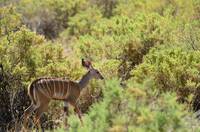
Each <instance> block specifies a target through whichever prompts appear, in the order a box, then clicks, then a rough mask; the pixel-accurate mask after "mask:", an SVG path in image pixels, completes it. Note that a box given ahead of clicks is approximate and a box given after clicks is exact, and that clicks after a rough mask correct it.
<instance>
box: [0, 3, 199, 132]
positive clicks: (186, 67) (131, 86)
mask: <svg viewBox="0 0 200 132" xmlns="http://www.w3.org/2000/svg"><path fill="white" fill-rule="evenodd" d="M199 20H200V1H199V0H187V1H184V0H151V1H150V0H43V1H40V0H18V1H15V0H8V1H4V0H3V1H0V56H1V58H0V62H1V63H2V64H3V65H4V68H5V70H6V71H9V72H10V73H11V74H12V75H13V76H16V77H20V79H21V83H22V84H23V85H24V87H27V86H28V84H29V83H30V82H31V81H33V80H34V79H35V78H37V77H42V76H55V77H68V78H70V79H72V80H79V79H80V78H81V76H82V75H83V74H84V73H85V72H86V71H85V70H84V69H83V68H82V67H81V64H80V60H81V58H88V59H90V60H92V62H93V65H94V67H96V68H97V69H99V70H100V71H101V73H102V74H103V75H104V77H105V82H101V81H96V80H93V81H92V82H91V83H90V85H89V86H88V88H87V89H86V90H84V91H83V93H82V96H81V98H80V101H79V106H80V107H81V110H82V111H83V113H84V116H83V120H84V126H81V124H80V122H79V120H78V118H77V117H76V116H75V115H74V114H72V112H71V114H70V116H69V117H68V123H69V131H72V132H77V131H81V132H82V131H87V132H90V131H97V132H103V131H109V132H124V131H141V132H142V131H144V132H145V131H152V132H155V131H161V132H162V131H190V129H191V127H192V126H191V125H190V123H196V120H195V119H192V120H187V119H186V117H190V116H191V114H192V113H193V112H194V111H197V110H199V109H200V103H199V100H200V94H199V88H200V87H199V84H200V83H199V81H200V77H199V75H200V51H199V48H200V21H199ZM11 83H12V82H11ZM15 90H16V91H17V90H18V88H16V89H15ZM93 95H95V96H93ZM55 107H56V108H55ZM61 107H62V105H60V103H59V102H53V103H51V105H50V108H49V112H48V115H49V119H51V120H52V122H53V124H55V125H54V129H56V130H58V131H64V126H65V123H62V120H64V119H63V118H62V116H61V115H60V114H59V112H56V111H62V110H61ZM57 122H59V123H57ZM48 123H49V122H48ZM46 129H48V128H46ZM192 129H194V131H198V130H199V126H195V127H194V126H193V128H192Z"/></svg>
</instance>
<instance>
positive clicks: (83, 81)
mask: <svg viewBox="0 0 200 132" xmlns="http://www.w3.org/2000/svg"><path fill="white" fill-rule="evenodd" d="M91 79H92V76H91V74H90V71H88V72H87V73H86V74H85V75H84V76H83V77H82V78H81V80H80V81H79V83H78V84H79V87H80V88H81V89H83V88H85V87H86V86H87V84H88V83H89V81H90V80H91Z"/></svg>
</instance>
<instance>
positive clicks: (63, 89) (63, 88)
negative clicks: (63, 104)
mask: <svg viewBox="0 0 200 132" xmlns="http://www.w3.org/2000/svg"><path fill="white" fill-rule="evenodd" d="M64 81H65V80H62V84H63V87H62V97H64V95H65V93H64V92H65V82H64Z"/></svg>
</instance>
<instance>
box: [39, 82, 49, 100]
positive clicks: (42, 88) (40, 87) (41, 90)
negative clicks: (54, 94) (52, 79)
mask: <svg viewBox="0 0 200 132" xmlns="http://www.w3.org/2000/svg"><path fill="white" fill-rule="evenodd" d="M38 89H39V91H40V92H41V93H42V94H43V95H44V96H46V97H47V98H50V96H49V94H47V93H46V92H45V91H44V90H45V89H46V88H45V87H42V83H38Z"/></svg>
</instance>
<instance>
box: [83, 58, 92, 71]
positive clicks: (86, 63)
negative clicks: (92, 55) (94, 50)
mask: <svg viewBox="0 0 200 132" xmlns="http://www.w3.org/2000/svg"><path fill="white" fill-rule="evenodd" d="M82 66H83V67H85V68H87V69H90V68H92V63H91V62H90V61H89V60H84V59H82Z"/></svg>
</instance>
